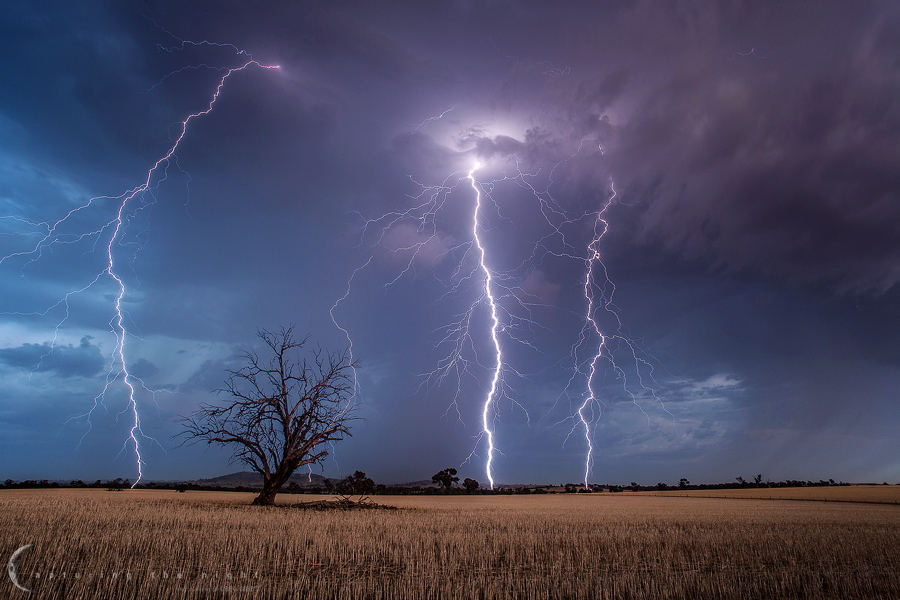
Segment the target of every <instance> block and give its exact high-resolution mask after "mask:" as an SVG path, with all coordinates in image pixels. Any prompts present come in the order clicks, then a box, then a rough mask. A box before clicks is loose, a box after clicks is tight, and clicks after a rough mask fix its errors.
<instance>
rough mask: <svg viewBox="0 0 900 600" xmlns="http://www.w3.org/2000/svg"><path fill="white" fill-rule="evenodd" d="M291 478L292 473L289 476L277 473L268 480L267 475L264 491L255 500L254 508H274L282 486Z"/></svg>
mask: <svg viewBox="0 0 900 600" xmlns="http://www.w3.org/2000/svg"><path fill="white" fill-rule="evenodd" d="M290 476H291V474H290V473H287V475H285V474H283V473H277V472H276V473H275V474H274V475H272V477H271V478H269V479H266V477H265V475H263V489H262V491H261V492H260V493H259V496H257V497H256V498H255V499H254V500H253V505H254V506H272V505H273V504H275V495H276V494H278V492H279V491H280V490H281V486H283V485H284V482H285V481H287V480H288V478H289V477H290Z"/></svg>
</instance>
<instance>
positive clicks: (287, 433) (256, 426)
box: [179, 326, 356, 505]
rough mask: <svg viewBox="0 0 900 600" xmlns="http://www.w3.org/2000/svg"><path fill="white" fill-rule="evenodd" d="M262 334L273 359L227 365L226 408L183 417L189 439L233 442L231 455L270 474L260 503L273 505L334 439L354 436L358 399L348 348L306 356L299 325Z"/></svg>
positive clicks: (206, 407)
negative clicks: (352, 428)
mask: <svg viewBox="0 0 900 600" xmlns="http://www.w3.org/2000/svg"><path fill="white" fill-rule="evenodd" d="M257 335H258V336H259V338H260V339H262V340H263V342H265V344H266V346H268V348H269V349H270V350H271V353H272V357H271V358H270V359H269V360H268V361H266V360H264V359H262V358H260V356H259V355H258V354H257V353H256V352H255V351H253V350H247V351H245V352H243V353H242V354H241V356H240V358H241V359H242V361H243V362H244V366H243V367H241V368H240V369H237V370H232V369H228V370H227V373H228V379H227V380H226V381H225V387H224V388H222V389H218V390H216V393H218V394H223V393H224V394H227V395H228V396H229V401H228V402H226V403H224V404H222V405H213V404H205V403H204V404H201V405H200V408H199V409H198V410H197V411H195V412H194V413H193V414H192V415H191V416H189V417H185V418H182V419H181V421H182V423H184V426H185V429H186V430H185V431H184V432H182V433H181V434H179V435H183V436H184V437H185V440H184V441H183V442H182V444H184V443H186V442H189V443H196V442H197V441H200V440H206V442H207V443H209V444H212V443H213V442H215V443H217V444H222V445H234V446H236V449H235V451H234V455H233V456H232V460H237V461H240V462H243V463H246V464H247V465H249V466H250V468H251V469H253V470H254V471H256V472H258V473H260V474H261V475H262V476H263V489H262V492H260V494H259V496H257V497H256V499H255V500H254V501H253V504H257V505H269V504H272V503H273V502H274V501H275V495H276V494H277V493H278V491H279V490H280V489H281V486H282V485H284V483H285V482H286V481H287V480H288V478H289V477H290V476H291V474H292V473H293V472H294V470H295V469H297V467H300V466H302V465H306V464H310V463H315V462H320V461H321V460H323V459H324V458H325V457H326V456H328V449H327V446H326V443H327V442H333V441H338V440H342V439H344V436H349V435H350V430H349V427H348V424H349V422H350V421H352V420H355V419H356V417H354V416H353V414H352V404H351V400H352V398H353V393H354V379H353V377H352V375H353V370H354V367H355V366H356V365H355V364H354V363H353V362H352V361H351V359H350V354H349V351H348V350H344V351H342V352H324V351H322V350H321V349H318V350H314V351H312V352H311V355H312V361H311V362H310V361H308V360H307V359H306V358H301V356H300V354H301V353H300V350H301V349H302V348H303V346H304V345H305V344H306V342H307V338H304V339H303V340H300V341H296V340H295V339H294V336H293V326H291V327H289V328H287V329H284V328H282V329H281V331H280V332H276V333H272V332H270V331H266V330H265V329H262V330H259V331H257Z"/></svg>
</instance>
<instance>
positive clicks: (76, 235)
mask: <svg viewBox="0 0 900 600" xmlns="http://www.w3.org/2000/svg"><path fill="white" fill-rule="evenodd" d="M154 25H155V23H154ZM157 27H158V28H159V29H160V30H162V31H165V32H166V33H167V34H169V35H171V36H172V37H173V38H175V39H176V40H177V42H178V44H177V45H176V46H173V47H164V46H159V48H160V49H161V50H164V51H167V52H175V51H177V50H183V49H184V48H185V47H186V46H193V47H203V46H209V47H217V48H230V49H233V50H234V51H235V54H236V56H237V57H239V59H240V63H241V64H239V66H235V67H210V66H209V65H206V64H202V65H191V66H188V67H183V68H182V69H179V70H178V71H175V72H173V73H170V74H169V75H166V76H165V77H163V79H162V80H160V81H159V82H158V83H156V84H155V85H154V86H153V87H152V88H150V90H148V92H149V91H151V90H152V89H154V88H156V87H157V86H159V85H161V84H163V82H164V81H165V80H166V79H168V77H170V76H171V75H174V74H175V73H178V72H181V71H184V70H186V69H199V68H214V69H216V70H218V71H220V72H221V73H223V74H222V76H221V77H220V78H219V80H218V84H217V85H216V87H215V90H214V92H213V94H212V98H211V99H210V101H209V103H208V104H207V105H206V106H205V107H204V108H202V109H201V110H198V111H196V112H193V113H191V114H189V115H187V116H186V117H184V118H183V119H182V120H181V121H180V123H179V125H178V127H179V131H178V135H177V136H175V137H174V138H173V139H172V143H171V145H170V146H169V147H168V149H167V150H166V152H165V153H164V154H163V155H162V156H161V157H160V158H159V159H158V160H157V161H156V162H154V163H153V165H152V166H150V168H149V169H148V170H147V175H146V178H144V180H143V182H142V183H140V184H139V185H137V186H136V187H134V188H133V189H131V190H129V191H126V192H124V193H122V194H120V195H118V196H97V197H93V198H91V199H89V200H88V201H87V202H86V203H84V204H83V205H81V206H78V207H76V208H74V209H72V210H70V211H68V212H67V213H66V214H65V215H63V216H62V217H61V218H59V219H57V220H55V221H46V222H37V221H32V220H29V219H24V218H21V217H18V216H15V215H10V216H4V217H0V218H2V219H10V220H13V221H16V222H18V223H21V224H23V225H24V226H27V227H28V228H30V229H31V230H30V231H27V232H25V233H23V234H21V236H22V237H34V236H37V238H38V239H37V241H36V242H34V243H33V244H31V245H30V246H28V247H26V248H25V249H22V250H18V251H14V252H10V253H8V254H6V255H4V256H2V257H0V264H3V263H4V262H6V261H11V260H14V259H24V260H25V262H24V264H23V265H22V267H21V272H22V277H25V268H26V267H27V266H28V265H29V264H31V263H35V262H37V261H39V260H40V259H41V258H42V257H43V256H44V254H45V253H47V252H52V251H54V250H56V249H64V248H65V247H66V246H71V245H73V244H76V243H79V242H82V241H85V240H87V241H90V240H93V244H92V249H91V250H90V251H89V252H93V251H95V250H96V249H97V248H98V246H99V247H102V248H103V249H104V250H103V251H104V253H105V259H104V262H105V267H104V269H103V270H102V271H101V272H99V273H97V274H96V275H95V276H94V277H93V279H92V280H91V281H90V282H89V283H87V284H86V285H84V286H82V287H79V288H77V289H75V290H72V291H69V292H67V293H66V294H65V295H64V296H63V297H62V298H60V300H58V301H57V302H55V303H54V304H52V305H51V306H50V307H49V308H47V309H46V310H44V311H36V312H32V313H21V312H19V313H3V314H13V315H27V316H47V315H48V314H49V313H50V312H51V311H52V310H54V309H56V308H60V307H63V309H64V315H63V317H62V319H61V320H59V321H58V322H57V323H56V325H55V327H54V335H53V341H52V342H51V344H50V345H49V349H48V350H47V353H46V355H44V356H42V357H41V361H43V360H44V359H46V358H49V357H50V356H51V355H52V353H53V351H54V349H55V345H56V342H57V339H58V336H59V333H60V329H61V328H62V327H63V325H64V324H65V323H66V321H67V320H68V319H69V316H70V304H69V302H70V299H71V298H72V296H74V295H77V294H81V293H84V292H87V291H88V290H89V289H91V288H93V287H94V286H95V285H97V284H99V283H100V282H101V281H102V280H104V279H107V280H109V281H111V283H112V284H113V287H114V289H115V294H114V300H113V303H112V316H111V318H110V320H109V327H110V332H111V333H112V334H113V335H114V337H115V348H114V350H113V352H112V353H111V354H110V358H109V366H108V370H107V373H106V380H105V383H104V385H103V388H102V390H101V391H100V393H99V394H98V395H97V397H96V398H95V401H94V406H93V407H92V408H91V409H90V410H89V411H88V412H87V413H85V414H84V415H81V417H83V418H85V419H86V421H87V423H88V432H90V430H91V429H92V422H91V417H92V416H93V413H94V411H95V410H97V409H98V408H99V407H100V406H103V407H104V408H105V407H106V404H105V399H106V397H107V394H108V392H109V391H110V389H111V387H112V386H113V384H115V383H116V382H121V384H122V385H123V386H124V388H125V394H126V396H127V401H126V407H125V408H124V409H123V410H122V411H120V412H119V413H118V414H117V419H118V417H119V416H121V415H124V414H127V415H128V418H129V420H130V427H129V430H128V436H127V437H126V439H125V441H124V443H123V447H122V450H121V451H120V455H121V453H123V452H126V451H131V452H133V453H134V456H135V460H136V469H137V478H136V479H135V481H134V484H132V487H134V485H137V484H138V483H139V482H140V480H141V478H142V477H143V475H144V473H143V468H144V466H145V462H144V460H143V458H142V455H141V446H142V441H147V442H154V443H157V444H158V442H157V441H156V440H155V439H154V438H152V437H150V436H148V435H146V434H145V433H144V432H143V430H142V429H141V418H140V411H139V409H138V400H137V395H136V392H137V389H136V388H137V387H143V388H144V389H146V386H144V385H143V382H142V381H141V380H140V379H139V378H137V377H135V376H134V375H133V374H132V373H131V372H129V370H128V364H129V361H128V358H127V355H126V343H127V341H128V339H129V337H133V338H136V339H139V335H137V334H134V333H131V332H130V331H129V328H128V327H126V315H127V313H126V312H125V309H124V308H123V301H124V299H125V297H126V295H127V294H128V288H127V286H126V283H125V279H124V278H123V276H122V269H123V268H124V267H128V266H131V264H132V263H133V261H134V260H135V258H136V255H137V252H139V251H140V241H131V240H126V239H125V235H126V229H127V227H128V225H129V223H130V222H132V221H133V220H134V219H135V217H136V215H137V213H139V212H140V211H142V210H144V209H146V208H147V207H148V206H151V205H153V204H154V203H155V202H156V196H155V194H156V192H157V190H158V188H159V185H160V184H161V183H162V182H163V181H165V179H166V177H167V174H168V168H169V166H171V165H172V164H174V165H175V166H176V168H179V169H180V167H178V164H177V156H176V152H177V151H178V149H179V146H180V145H181V142H182V141H183V140H184V138H185V136H186V135H187V132H188V126H189V124H190V123H191V121H192V120H194V119H196V118H199V117H202V116H204V115H207V114H209V113H210V112H211V111H212V110H213V107H214V106H215V104H216V102H217V100H218V99H219V96H220V94H221V93H222V90H223V88H224V86H225V83H226V81H227V80H228V78H229V77H231V76H232V75H234V74H235V73H238V72H240V71H243V70H245V69H247V68H251V67H258V68H262V69H277V68H279V67H278V66H277V65H265V64H262V63H260V62H258V61H256V60H254V59H253V57H252V56H251V55H250V54H249V53H248V52H246V51H244V50H241V49H239V48H237V47H236V46H234V45H232V44H219V43H215V42H209V41H202V42H193V41H188V40H182V39H179V38H177V37H176V36H174V35H173V34H171V33H170V32H168V31H166V30H165V29H163V28H162V27H159V26H158V25H157ZM105 204H111V205H112V206H113V211H114V215H115V216H114V217H112V218H111V219H108V220H104V221H101V223H100V224H99V225H98V226H97V227H94V228H88V229H87V230H79V229H78V223H77V221H76V218H81V217H84V216H85V215H86V213H87V212H88V211H89V210H90V209H93V208H94V207H95V205H105ZM102 208H103V207H102V206H100V208H99V210H102ZM67 228H74V230H75V231H74V232H69V231H68V229H67ZM104 238H105V242H104V241H103V240H104ZM129 246H131V247H133V250H132V254H131V259H130V261H129V260H125V258H124V257H121V256H120V254H121V252H118V251H119V250H120V249H121V248H127V247H129ZM89 252H86V254H87V253H89ZM123 262H125V263H126V265H124V267H123V265H122V264H121V263H123ZM39 366H40V365H38V366H36V367H35V370H36V369H37V368H38V367H39ZM33 372H34V371H33ZM73 418H78V417H73ZM70 421H71V419H70ZM67 422H68V421H67ZM86 435H87V432H86V433H85V436H86ZM82 440H84V436H82ZM160 447H161V445H160Z"/></svg>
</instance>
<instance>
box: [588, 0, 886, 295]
mask: <svg viewBox="0 0 900 600" xmlns="http://www.w3.org/2000/svg"><path fill="white" fill-rule="evenodd" d="M878 6H880V7H882V8H885V7H886V5H884V4H879V5H878ZM871 7H872V5H866V6H865V8H871ZM742 8H743V10H741V11H733V12H732V11H728V10H724V9H722V8H721V6H720V8H719V9H718V10H712V11H710V12H709V13H708V14H707V13H703V14H700V13H698V14H694V15H686V16H685V17H684V18H683V19H681V21H680V22H679V20H677V19H673V23H679V24H678V25H676V26H675V27H669V28H667V30H666V34H665V35H663V36H661V37H662V39H666V38H670V37H671V36H672V35H678V34H679V33H680V34H681V35H683V37H682V38H680V39H679V43H678V44H677V46H679V47H678V50H679V52H678V53H677V54H671V55H670V56H662V55H660V56H658V61H657V62H656V64H655V65H654V64H647V65H645V66H646V67H648V68H649V69H650V70H649V72H648V74H647V75H645V76H643V77H641V79H642V80H641V81H636V79H638V73H637V72H635V70H634V69H630V70H628V71H614V72H613V73H612V74H611V75H609V76H607V77H605V78H603V79H601V80H599V81H597V82H596V83H594V84H592V85H588V86H585V87H582V88H581V90H580V91H581V92H582V94H583V95H582V97H581V98H580V103H581V106H582V107H584V108H586V109H590V108H591V107H595V108H594V110H595V111H598V112H603V111H604V110H607V111H612V112H611V113H610V114H614V113H618V114H619V117H618V120H619V121H621V124H620V125H618V126H615V127H613V129H614V130H615V131H614V134H613V135H614V137H613V139H611V140H610V143H611V148H612V150H611V155H610V160H611V163H612V165H613V167H612V172H613V173H614V174H615V176H616V180H617V183H618V184H619V185H620V189H622V190H623V194H622V197H623V199H624V200H625V201H628V202H634V201H639V202H642V203H644V207H645V212H644V214H643V216H642V217H641V221H640V230H639V231H640V232H641V235H642V237H643V239H644V240H646V241H648V242H655V243H659V244H661V245H662V246H663V247H665V248H666V249H667V250H668V251H670V252H674V253H677V254H679V255H681V256H684V257H688V258H703V259H709V260H711V261H712V262H713V264H714V265H716V266H718V267H721V268H724V269H726V270H730V271H739V270H742V269H750V270H752V271H756V272H760V273H762V274H764V275H767V276H774V277H778V278H782V277H783V278H786V279H788V280H790V281H794V282H825V283H827V284H829V285H832V286H833V287H834V288H835V289H838V290H842V291H853V292H875V293H880V292H883V291H885V290H886V289H888V288H890V287H891V286H893V285H895V284H896V283H897V282H898V281H900V261H898V258H900V169H898V165H900V146H898V144H897V143H896V141H897V139H900V66H898V61H897V58H896V57H897V56H898V55H900V41H898V40H900V35H898V31H900V18H898V14H897V10H896V6H894V7H893V9H891V10H888V11H886V12H887V14H883V13H880V12H875V11H870V10H860V11H857V7H856V6H851V5H848V4H842V3H838V4H835V3H819V4H816V5H815V6H812V5H807V8H806V9H801V8H800V7H792V8H793V10H800V12H801V14H803V13H806V14H803V16H807V17H809V19H810V21H809V22H808V23H806V26H805V31H804V35H803V38H802V39H803V42H802V43H801V42H800V41H799V39H792V38H790V37H788V32H786V31H783V30H781V28H780V27H778V26H775V27H774V28H773V29H774V31H775V35H773V34H772V32H771V31H769V32H766V33H765V34H762V33H761V35H760V37H762V38H763V40H764V43H765V49H762V50H755V51H754V52H753V53H752V54H751V53H750V52H749V50H750V49H749V48H745V49H743V52H742V53H738V52H737V50H738V48H736V47H735V44H734V43H730V40H729V39H728V38H727V37H726V35H727V34H728V33H729V32H731V31H734V30H736V29H737V25H736V20H737V19H743V18H746V19H747V20H748V24H747V28H746V29H747V30H748V31H753V30H754V29H759V30H762V29H763V25H766V23H761V22H760V20H761V19H763V18H765V17H766V13H768V12H769V11H770V10H771V8H772V7H767V8H766V7H762V8H761V7H759V6H754V7H750V6H746V5H744V6H743V7H742ZM672 11H673V12H677V9H674V8H673V9H672ZM729 13H730V14H729ZM798 16H800V15H798ZM837 22H840V23H842V25H841V27H840V28H838V29H835V27H834V24H835V23H837ZM647 25H648V26H649V27H651V28H652V27H653V26H654V25H657V26H658V25H659V22H658V21H657V20H656V19H654V18H653V17H652V16H650V15H648V19H647ZM652 33H653V30H652V29H651V30H650V31H649V32H648V36H641V38H640V39H641V40H646V39H647V37H649V35H652ZM744 37H749V36H748V35H747V34H746V33H745V35H744ZM622 41H623V43H625V44H626V50H627V49H628V48H633V49H635V50H637V49H636V48H634V46H633V44H630V43H629V42H628V41H627V40H622ZM658 43H659V42H658ZM660 44H661V43H660ZM671 46H672V47H674V46H676V44H675V43H674V42H673V43H672V44H671ZM730 48H734V50H735V51H731V50H730ZM626 53H627V52H626ZM626 103H627V107H626V106H623V104H626ZM585 112H590V110H587V111H585Z"/></svg>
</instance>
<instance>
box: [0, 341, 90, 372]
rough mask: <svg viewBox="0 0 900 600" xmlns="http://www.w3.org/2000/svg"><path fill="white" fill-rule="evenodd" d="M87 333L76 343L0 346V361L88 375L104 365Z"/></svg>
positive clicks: (42, 369) (43, 369) (28, 368)
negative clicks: (75, 344)
mask: <svg viewBox="0 0 900 600" xmlns="http://www.w3.org/2000/svg"><path fill="white" fill-rule="evenodd" d="M91 339H93V338H91V336H89V335H86V336H84V337H83V338H81V343H80V344H78V346H73V345H72V344H67V345H61V344H60V345H55V344H51V343H50V342H44V343H43V344H22V345H21V346H18V347H15V348H0V362H3V363H5V364H7V365H9V366H11V367H16V368H19V369H27V370H30V371H32V372H34V373H47V372H49V373H56V374H57V375H59V376H61V377H92V376H94V375H97V374H99V373H100V372H101V371H102V370H103V368H104V365H105V362H106V361H105V358H104V356H103V355H102V353H101V352H100V348H98V347H97V346H95V345H93V344H91Z"/></svg>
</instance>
